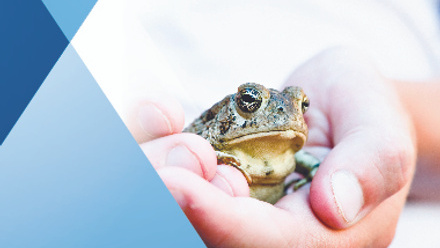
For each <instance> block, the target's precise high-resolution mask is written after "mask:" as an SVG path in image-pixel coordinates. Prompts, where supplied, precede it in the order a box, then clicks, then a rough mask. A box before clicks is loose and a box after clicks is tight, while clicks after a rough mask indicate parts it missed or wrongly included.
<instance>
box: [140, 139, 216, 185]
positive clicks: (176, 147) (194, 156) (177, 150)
mask: <svg viewBox="0 0 440 248" xmlns="http://www.w3.org/2000/svg"><path fill="white" fill-rule="evenodd" d="M141 148H142V150H143V151H144V153H145V155H146V156H147V157H148V159H149V160H150V162H151V163H152V164H153V166H154V167H155V168H156V169H158V168H162V167H181V168H185V169H187V170H189V171H192V172H193V173H195V174H197V175H199V176H201V177H203V178H204V179H206V180H211V179H212V178H213V177H214V175H215V172H216V167H217V157H216V154H215V151H214V149H213V148H212V146H211V144H210V143H209V142H208V141H206V140H205V139H203V138H202V137H200V136H198V135H195V134H191V133H180V134H174V135H170V136H166V137H162V138H159V139H156V140H152V141H149V142H146V143H144V144H142V145H141Z"/></svg>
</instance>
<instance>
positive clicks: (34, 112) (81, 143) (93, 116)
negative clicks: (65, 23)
mask: <svg viewBox="0 0 440 248" xmlns="http://www.w3.org/2000/svg"><path fill="white" fill-rule="evenodd" d="M0 199H1V201H2V203H1V204H0V233H1V235H0V247H16V248H21V247H23V248H25V247H26V248H27V247H46V248H52V247H53V248H58V247H63V248H70V247H72V248H73V247H83V248H87V247H93V248H95V247H106V248H111V247H130V248H132V247H134V248H136V247H204V244H203V242H202V241H201V239H200V237H199V236H198V235H197V233H196V231H195V230H194V229H193V227H192V226H191V224H190V223H189V221H188V220H187V218H186V217H185V215H184V214H183V212H182V211H181V210H180V208H179V206H178V205H177V203H176V202H175V201H174V199H173V198H172V196H171V194H170V193H169V192H168V190H167V189H166V188H165V186H164V184H163V183H162V181H161V180H160V179H159V177H158V175H157V174H156V172H155V170H154V169H153V168H152V166H151V165H150V164H149V162H148V160H147V159H146V157H145V155H144V154H143V152H142V151H141V149H140V148H139V146H138V144H137V143H136V142H135V140H134V139H133V137H132V136H131V134H130V133H129V132H128V130H127V128H126V127H125V126H124V124H123V122H122V121H121V119H120V118H119V116H118V115H117V113H116V112H115V111H114V109H113V107H112V106H111V104H110V103H109V102H108V100H107V99H106V97H105V95H104V94H103V93H102V91H101V89H100V88H99V86H98V85H97V83H96V81H95V80H94V79H93V77H92V76H91V74H90V73H89V72H88V70H87V69H86V67H85V65H84V63H83V62H82V61H81V59H80V58H79V56H78V54H77V53H76V51H75V50H74V49H73V47H72V46H68V48H67V49H66V51H65V52H64V54H63V55H62V56H61V58H60V59H59V61H58V62H57V64H56V65H55V67H54V68H53V70H52V71H51V73H50V74H49V76H48V77H47V79H46V80H45V81H44V83H43V85H42V86H41V87H40V89H39V90H38V92H37V94H36V95H35V97H34V98H33V99H32V101H31V103H30V104H29V106H28V107H27V108H26V110H25V112H24V113H23V115H22V116H21V118H20V119H19V121H18V122H17V124H16V126H15V127H14V129H13V130H12V131H11V133H10V135H9V137H8V139H7V140H6V141H5V143H4V145H3V146H2V147H1V148H0Z"/></svg>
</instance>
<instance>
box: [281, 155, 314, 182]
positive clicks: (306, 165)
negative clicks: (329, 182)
mask: <svg viewBox="0 0 440 248" xmlns="http://www.w3.org/2000/svg"><path fill="white" fill-rule="evenodd" d="M295 163H296V167H295V172H297V173H299V174H301V175H303V176H304V178H302V179H300V180H297V181H293V182H291V183H289V184H288V185H287V186H286V189H287V188H288V187H290V186H291V185H292V184H293V189H294V190H297V189H299V188H301V187H302V186H304V185H306V184H307V183H309V182H311V181H312V179H313V177H314V176H315V174H316V171H318V168H319V164H320V161H319V159H317V158H316V157H315V156H313V155H312V154H310V153H308V152H305V151H303V150H301V151H299V152H297V153H296V154H295Z"/></svg>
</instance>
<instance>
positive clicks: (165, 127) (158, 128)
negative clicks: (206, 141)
mask: <svg viewBox="0 0 440 248" xmlns="http://www.w3.org/2000/svg"><path fill="white" fill-rule="evenodd" d="M125 119H126V120H125V123H126V125H127V127H128V129H129V130H130V132H131V133H132V135H133V136H134V137H135V139H136V141H137V142H138V143H143V142H146V141H149V140H153V139H156V138H159V137H164V136H167V135H171V134H175V133H178V132H180V131H182V129H183V125H184V121H185V119H184V111H183V108H182V106H181V105H180V103H179V102H177V100H175V99H174V98H171V97H166V96H164V97H161V98H149V99H141V100H138V101H137V102H136V103H135V104H134V106H132V107H131V110H130V112H129V113H128V116H126V117H125Z"/></svg>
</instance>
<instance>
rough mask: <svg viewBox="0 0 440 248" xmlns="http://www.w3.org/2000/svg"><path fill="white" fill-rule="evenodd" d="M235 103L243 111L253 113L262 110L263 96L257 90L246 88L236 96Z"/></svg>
mask: <svg viewBox="0 0 440 248" xmlns="http://www.w3.org/2000/svg"><path fill="white" fill-rule="evenodd" d="M235 102H236V103H237V105H238V107H239V108H240V109H241V111H243V112H245V113H253V112H255V111H257V110H258V109H259V108H260V106H261V102H262V96H261V93H260V92H259V91H258V90H256V89H255V88H244V89H242V90H240V91H239V92H238V93H237V94H236V95H235Z"/></svg>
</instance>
